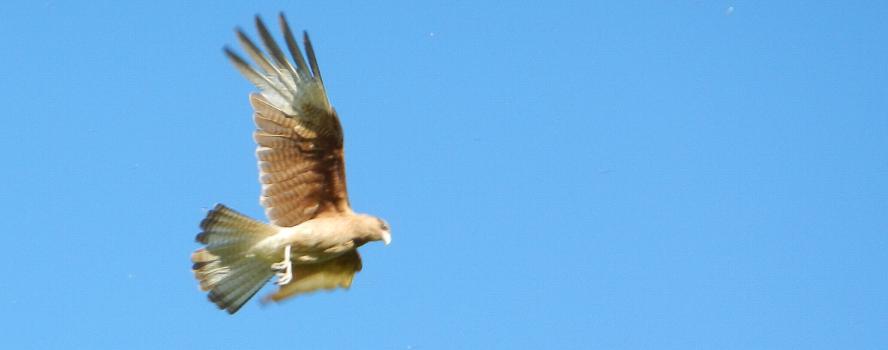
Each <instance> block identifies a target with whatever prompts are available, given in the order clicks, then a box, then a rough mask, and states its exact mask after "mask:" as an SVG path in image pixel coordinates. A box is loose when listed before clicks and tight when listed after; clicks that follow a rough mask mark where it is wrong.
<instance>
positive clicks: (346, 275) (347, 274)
mask: <svg viewBox="0 0 888 350" xmlns="http://www.w3.org/2000/svg"><path fill="white" fill-rule="evenodd" d="M358 271H361V256H360V255H358V251H357V250H352V251H350V252H348V253H344V254H342V255H341V256H339V257H337V258H335V259H332V260H330V261H326V262H323V263H319V264H311V265H299V266H298V267H296V269H295V270H294V271H293V280H292V281H290V283H289V284H286V285H284V286H281V287H280V288H279V289H278V291H277V292H275V293H273V294H271V295H268V296H266V297H265V298H263V299H262V300H263V301H265V302H268V301H281V300H284V299H287V298H290V297H293V296H296V295H299V294H304V293H311V292H314V291H317V290H332V289H336V288H346V289H347V288H349V287H351V283H352V280H353V279H354V277H355V273H357V272H358Z"/></svg>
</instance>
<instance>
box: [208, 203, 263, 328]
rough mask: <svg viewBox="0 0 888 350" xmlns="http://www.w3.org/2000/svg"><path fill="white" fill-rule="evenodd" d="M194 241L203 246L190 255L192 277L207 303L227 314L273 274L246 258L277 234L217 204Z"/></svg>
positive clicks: (255, 258) (256, 259)
mask: <svg viewBox="0 0 888 350" xmlns="http://www.w3.org/2000/svg"><path fill="white" fill-rule="evenodd" d="M200 228H201V230H202V232H201V233H199V234H198V235H197V237H196V240H197V241H198V242H199V243H202V244H204V245H205V247H203V248H200V249H198V250H196V251H195V252H194V254H192V255H191V261H192V262H193V263H194V265H193V267H192V269H193V270H194V277H195V278H197V280H198V281H200V289H201V290H203V291H209V295H208V297H209V299H210V301H212V302H213V303H215V304H216V305H217V306H218V307H219V308H220V309H225V311H228V313H230V314H233V313H235V312H237V310H239V309H240V308H241V306H243V305H244V303H246V302H247V300H250V298H251V297H252V296H253V295H255V294H256V292H258V291H259V289H261V288H262V286H263V285H264V284H265V282H267V281H268V280H269V279H270V278H271V276H272V275H273V274H274V272H273V271H272V270H271V268H270V262H268V261H266V260H263V259H261V258H260V257H258V256H255V255H252V254H249V250H250V248H252V247H253V246H254V245H255V244H256V243H257V242H259V241H261V240H262V239H264V238H266V237H268V236H271V235H274V234H275V233H276V232H277V230H276V229H275V228H274V227H272V226H270V225H267V224H264V223H262V222H259V221H256V220H253V219H251V218H249V217H247V216H245V215H243V214H240V213H238V212H236V211H234V210H231V209H229V208H227V207H225V206H224V205H221V204H218V205H216V207H215V208H213V210H210V211H209V213H207V217H206V218H205V219H204V220H203V221H202V222H201V223H200Z"/></svg>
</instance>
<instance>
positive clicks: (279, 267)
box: [271, 245, 293, 286]
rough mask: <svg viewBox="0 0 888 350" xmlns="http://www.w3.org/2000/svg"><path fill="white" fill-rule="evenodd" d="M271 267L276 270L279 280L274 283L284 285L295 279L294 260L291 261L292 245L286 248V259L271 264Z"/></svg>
mask: <svg viewBox="0 0 888 350" xmlns="http://www.w3.org/2000/svg"><path fill="white" fill-rule="evenodd" d="M271 269H272V270H274V271H275V274H274V275H275V276H277V281H275V282H274V283H275V284H277V285H279V286H283V285H285V284H287V283H290V281H291V280H293V262H292V261H290V246H289V245H287V247H286V248H284V260H283V261H281V262H276V263H274V264H271Z"/></svg>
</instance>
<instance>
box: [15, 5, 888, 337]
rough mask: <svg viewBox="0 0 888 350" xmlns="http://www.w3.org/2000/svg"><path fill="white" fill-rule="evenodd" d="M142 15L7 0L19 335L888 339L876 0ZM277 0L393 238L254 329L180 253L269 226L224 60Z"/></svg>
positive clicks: (252, 8) (886, 171)
mask: <svg viewBox="0 0 888 350" xmlns="http://www.w3.org/2000/svg"><path fill="white" fill-rule="evenodd" d="M145 3H146V4H142V5H135V4H128V3H125V2H116V1H115V2H110V1H109V2H92V1H90V2H86V1H83V2H78V3H73V2H66V1H34V2H3V3H2V5H0V42H2V43H3V46H4V49H3V54H2V55H0V78H2V84H0V96H2V97H0V98H2V102H3V108H4V111H3V119H2V120H3V125H2V127H0V157H2V158H0V159H2V165H3V167H4V171H2V173H0V183H2V184H3V185H2V187H0V210H2V212H3V213H4V214H3V220H4V227H3V229H2V232H3V233H2V234H3V242H4V247H3V250H4V251H3V253H2V254H0V272H2V276H3V279H2V281H3V282H2V287H0V323H2V324H0V329H2V336H0V348H4V349H20V348H40V349H54V348H80V349H185V348H196V347H200V348H206V349H234V348H257V349H274V348H301V349H319V348H334V349H422V350H425V349H694V348H703V349H706V348H708V349H816V348H822V349H842V348H845V349H851V348H853V349H885V348H888V332H886V329H888V273H886V265H888V215H886V214H888V64H886V62H888V49H886V47H888V45H886V43H888V25H886V22H885V16H886V13H888V7H886V5H885V3H884V2H882V1H852V2H835V4H832V5H829V4H826V3H827V2H825V1H794V2H788V1H778V2H774V1H657V2H633V1H613V2H610V3H607V4H604V3H589V4H585V5H584V4H581V3H582V2H581V1H575V2H540V3H526V4H518V3H509V2H501V3H493V2H485V3H478V2H476V1H457V2H452V1H446V2H433V3H419V2H414V1H404V2H386V3H378V4H372V5H371V4H369V3H361V4H345V3H333V4H330V3H328V2H326V1H303V2H295V1H294V2H245V1H241V2H228V3H225V4H222V3H219V2H210V1H206V2H199V3H188V4H183V3H181V2H178V1H175V2H151V4H150V5H147V3H148V2H145ZM279 10H283V11H286V12H287V14H288V16H289V18H290V20H291V23H292V24H293V26H294V27H296V28H300V29H301V28H305V29H308V30H309V31H310V32H311V34H312V38H313V39H314V42H315V44H316V49H317V52H318V56H319V59H320V63H321V68H322V70H323V72H324V77H325V80H326V83H327V87H328V89H329V93H330V96H331V99H332V102H333V103H334V104H335V106H336V107H337V109H338V111H339V113H340V115H341V117H342V121H343V123H344V126H345V132H346V152H347V164H348V180H349V189H350V194H351V200H352V204H353V206H354V207H355V208H356V209H357V210H359V211H364V212H369V213H373V214H376V215H379V216H381V217H384V218H386V219H387V220H388V221H389V222H390V223H391V225H392V227H393V235H394V240H393V244H392V245H391V246H388V247H383V246H382V245H381V244H370V245H367V246H365V247H364V248H362V253H363V256H364V271H363V272H361V273H360V274H359V275H358V276H357V278H356V280H355V283H354V285H353V287H352V289H351V290H350V291H347V292H345V291H337V292H333V293H326V292H322V293H318V294H314V295H311V296H308V297H301V298H297V299H294V300H291V301H289V302H287V303H285V304H283V305H271V306H268V307H262V306H260V305H259V304H258V302H255V301H253V302H250V303H249V304H248V305H247V306H246V307H245V308H244V309H243V310H242V311H241V312H240V313H238V314H237V315H235V316H233V317H232V316H229V315H227V314H225V313H224V312H220V311H218V310H216V309H215V306H214V305H212V304H210V303H208V302H207V301H206V297H205V295H204V294H203V293H201V292H199V291H198V290H197V286H196V282H195V281H194V280H193V277H192V275H191V271H190V262H189V254H190V253H191V251H192V250H194V249H195V248H197V247H198V246H197V244H195V243H194V242H193V237H194V235H195V234H196V233H197V232H198V229H197V224H198V222H199V221H200V219H201V218H202V217H203V215H204V213H205V210H206V209H207V208H208V207H211V206H212V205H213V204H214V203H216V202H222V203H225V204H227V205H230V206H231V207H233V208H236V209H238V210H240V211H243V212H244V213H247V214H250V215H252V216H255V217H260V218H264V215H263V213H262V209H261V207H260V206H259V204H258V195H259V185H258V183H257V175H256V164H255V159H254V155H253V150H254V147H255V146H254V144H253V141H252V139H251V132H252V130H253V125H252V121H251V118H250V113H251V110H250V107H249V105H248V103H247V94H248V93H250V92H251V91H253V90H254V89H253V88H252V87H251V86H250V85H249V84H248V83H247V81H246V80H245V79H243V78H242V77H240V76H239V75H238V74H237V73H236V71H235V70H234V69H233V68H232V67H231V66H230V65H229V63H228V62H227V61H226V60H225V59H224V57H223V55H222V52H221V48H222V46H223V45H225V44H229V45H231V44H236V40H235V37H234V34H233V31H232V28H234V27H235V26H242V27H245V28H247V29H248V32H250V33H255V30H254V29H253V28H252V20H253V18H252V17H253V15H254V14H256V13H259V14H262V15H263V16H264V17H265V19H266V20H267V21H268V22H271V23H274V22H275V20H274V16H275V14H276V13H277V11H279ZM276 29H277V28H276V24H275V31H276ZM267 291H268V289H266V290H264V291H263V292H260V293H262V294H264V293H265V292H267Z"/></svg>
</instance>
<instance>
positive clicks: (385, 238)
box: [382, 232, 392, 245]
mask: <svg viewBox="0 0 888 350" xmlns="http://www.w3.org/2000/svg"><path fill="white" fill-rule="evenodd" d="M382 243H385V245H389V243H392V234H391V232H383V233H382Z"/></svg>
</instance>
